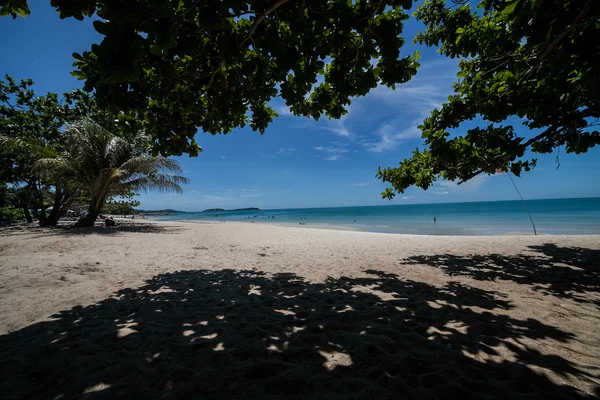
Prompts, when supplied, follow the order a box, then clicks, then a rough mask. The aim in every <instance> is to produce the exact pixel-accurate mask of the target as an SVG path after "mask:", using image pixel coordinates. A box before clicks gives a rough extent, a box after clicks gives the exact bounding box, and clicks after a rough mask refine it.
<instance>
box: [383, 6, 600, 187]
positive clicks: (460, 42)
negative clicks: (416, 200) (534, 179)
mask: <svg viewBox="0 0 600 400" xmlns="http://www.w3.org/2000/svg"><path fill="white" fill-rule="evenodd" d="M478 3H479V5H478V8H477V9H475V10H473V9H472V8H471V6H470V4H469V2H468V1H460V2H459V1H455V2H452V3H447V2H444V1H443V0H427V1H426V2H425V3H424V4H423V5H421V6H420V7H418V9H417V11H416V12H415V16H416V17H417V19H418V20H420V21H421V22H423V23H424V24H425V26H426V30H425V31H424V32H421V33H419V34H418V35H417V37H416V38H415V40H416V41H417V42H419V43H423V44H426V45H427V46H439V51H440V52H441V53H442V54H444V55H447V56H450V57H453V58H460V63H459V69H460V72H459V73H458V78H459V80H458V82H457V83H456V84H455V86H454V89H455V93H454V95H452V96H450V97H449V98H448V102H446V103H445V104H444V105H443V106H442V107H441V109H439V110H437V109H436V110H433V111H432V113H431V115H430V116H429V118H427V119H426V120H425V121H424V122H423V124H422V125H421V126H420V129H421V131H422V136H423V139H424V140H425V144H426V146H427V148H426V149H424V150H419V149H417V150H415V152H414V153H413V154H412V157H411V158H408V159H405V160H404V161H402V162H401V163H400V166H399V167H397V168H387V169H381V168H380V169H379V171H378V174H377V175H378V177H379V178H381V179H382V180H383V181H384V182H388V183H390V184H391V186H392V188H388V189H387V190H386V191H385V192H384V193H383V196H384V197H387V198H392V197H393V196H394V194H395V193H396V192H403V191H404V190H405V189H406V188H408V187H410V186H412V185H416V186H418V187H421V188H423V189H427V188H428V187H429V186H430V185H431V184H432V183H433V182H434V181H435V180H436V179H440V178H442V179H448V180H458V181H459V182H464V181H466V180H469V179H471V178H473V177H474V176H476V175H478V174H481V173H487V174H493V173H494V172H495V171H497V170H502V171H511V172H512V173H514V174H515V175H517V176H518V175H519V174H520V173H521V172H522V171H523V170H525V171H529V170H530V169H531V168H532V167H534V166H535V164H536V159H534V158H532V159H524V158H528V154H526V152H527V151H530V152H533V153H550V152H552V151H553V150H554V149H557V148H563V147H564V150H565V151H566V152H567V153H582V152H586V151H587V150H588V149H589V148H590V147H593V146H595V145H597V144H599V143H600V133H599V132H598V130H595V129H594V126H597V125H598V118H600V2H598V1H597V0H546V1H542V0H482V1H480V2H478ZM476 117H481V118H483V120H484V121H485V124H484V125H482V126H478V127H475V128H473V129H468V130H466V131H464V130H462V129H461V126H460V125H461V123H463V122H465V121H470V120H473V119H474V118H476ZM509 119H510V120H509ZM517 119H518V120H519V122H521V123H522V124H523V125H524V126H525V127H526V128H528V129H530V130H532V132H531V135H529V136H530V137H528V138H525V137H523V136H521V135H519V134H517V132H516V129H515V126H514V123H513V121H515V120H517ZM453 129H456V130H458V133H459V134H458V135H457V136H454V137H452V136H451V130H453ZM521 129H524V128H521Z"/></svg>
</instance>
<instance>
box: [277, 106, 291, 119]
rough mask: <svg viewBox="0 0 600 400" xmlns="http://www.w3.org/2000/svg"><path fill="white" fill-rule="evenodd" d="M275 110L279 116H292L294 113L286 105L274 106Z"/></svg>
mask: <svg viewBox="0 0 600 400" xmlns="http://www.w3.org/2000/svg"><path fill="white" fill-rule="evenodd" d="M275 112H277V114H278V115H279V116H280V117H293V116H294V114H293V113H292V112H291V111H290V108H289V107H288V106H286V105H283V106H279V107H275Z"/></svg>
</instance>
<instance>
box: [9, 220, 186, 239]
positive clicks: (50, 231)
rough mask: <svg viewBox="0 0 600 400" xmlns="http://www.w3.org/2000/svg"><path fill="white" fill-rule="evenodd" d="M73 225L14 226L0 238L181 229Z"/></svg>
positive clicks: (173, 228) (119, 224)
mask: <svg viewBox="0 0 600 400" xmlns="http://www.w3.org/2000/svg"><path fill="white" fill-rule="evenodd" d="M73 225H74V223H63V224H60V225H58V226H52V227H47V226H39V225H38V224H37V223H33V224H15V225H9V226H5V227H0V236H11V235H29V234H34V235H35V236H36V237H45V236H78V235H119V234H121V233H126V232H136V233H177V232H179V231H181V230H182V228H180V227H178V226H175V225H158V224H152V223H136V222H133V221H131V222H130V221H117V225H116V226H110V227H107V226H102V224H101V223H99V222H97V223H96V226H94V227H93V228H74V227H73Z"/></svg>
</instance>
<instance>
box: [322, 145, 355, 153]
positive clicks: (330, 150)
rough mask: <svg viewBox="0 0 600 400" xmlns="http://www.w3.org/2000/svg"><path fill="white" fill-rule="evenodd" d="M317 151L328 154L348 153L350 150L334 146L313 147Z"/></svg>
mask: <svg viewBox="0 0 600 400" xmlns="http://www.w3.org/2000/svg"><path fill="white" fill-rule="evenodd" d="M313 148H314V149H315V150H317V151H325V152H327V153H348V152H349V151H350V150H348V149H346V148H344V147H333V146H317V147H313Z"/></svg>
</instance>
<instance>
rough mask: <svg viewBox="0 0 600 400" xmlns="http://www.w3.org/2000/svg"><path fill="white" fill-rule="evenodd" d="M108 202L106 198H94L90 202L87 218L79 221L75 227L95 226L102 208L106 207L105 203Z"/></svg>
mask: <svg viewBox="0 0 600 400" xmlns="http://www.w3.org/2000/svg"><path fill="white" fill-rule="evenodd" d="M105 200H106V198H105V197H102V198H95V199H94V198H93V197H92V199H91V201H90V208H89V210H88V214H87V215H86V216H85V218H83V219H80V220H79V221H77V223H76V224H75V227H78V228H79V227H90V226H94V223H95V222H96V219H97V218H98V215H99V214H100V211H102V207H103V206H104V201H105Z"/></svg>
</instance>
